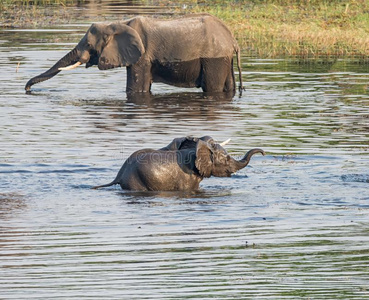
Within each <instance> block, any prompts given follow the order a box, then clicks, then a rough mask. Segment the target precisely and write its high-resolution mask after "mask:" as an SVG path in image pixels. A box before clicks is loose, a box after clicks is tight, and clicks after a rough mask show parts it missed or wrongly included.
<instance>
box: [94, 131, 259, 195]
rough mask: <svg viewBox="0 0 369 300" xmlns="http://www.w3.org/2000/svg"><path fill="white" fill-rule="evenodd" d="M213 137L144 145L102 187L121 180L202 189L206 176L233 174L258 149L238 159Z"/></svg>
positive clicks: (129, 184)
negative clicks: (144, 147) (147, 147)
mask: <svg viewBox="0 0 369 300" xmlns="http://www.w3.org/2000/svg"><path fill="white" fill-rule="evenodd" d="M225 143H226V142H224V143H221V144H218V143H216V142H215V141H214V139H213V138H212V137H209V136H204V137H202V138H193V137H184V138H176V139H174V140H173V141H172V142H171V143H170V144H169V145H168V146H166V147H164V148H161V149H159V150H153V149H143V150H139V151H136V152H135V153H133V154H132V155H131V156H130V157H129V158H128V159H127V160H126V161H125V162H124V164H123V166H122V168H121V169H120V170H119V172H118V175H117V176H116V178H115V179H114V180H113V181H112V182H111V183H109V184H105V185H100V186H96V187H94V188H95V189H97V188H102V187H108V186H112V185H115V184H120V186H121V188H122V189H124V190H138V191H191V190H197V189H199V184H200V182H201V181H202V180H203V179H204V178H205V177H210V176H216V177H230V176H231V174H232V173H235V172H237V171H238V170H240V169H242V168H244V167H246V166H247V165H248V163H249V161H250V158H251V156H253V155H254V154H255V153H261V154H262V155H265V152H264V151H263V150H261V149H252V150H250V151H248V152H247V153H246V155H245V156H244V157H243V158H242V159H240V160H236V159H234V158H232V157H231V156H230V155H228V153H227V151H226V150H225V149H224V148H223V145H224V144H225Z"/></svg>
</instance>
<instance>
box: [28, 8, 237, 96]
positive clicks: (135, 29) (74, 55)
mask: <svg viewBox="0 0 369 300" xmlns="http://www.w3.org/2000/svg"><path fill="white" fill-rule="evenodd" d="M234 53H236V57H237V66H238V70H239V76H240V88H242V78H241V66H240V49H239V46H238V44H237V42H236V40H235V39H234V37H233V35H232V33H231V32H230V31H229V29H228V28H227V27H226V26H225V25H224V23H223V22H222V21H220V20H219V19H218V18H216V17H214V16H212V15H209V14H193V15H187V16H184V17H181V18H177V19H168V20H167V19H156V18H149V17H142V16H139V17H134V18H132V19H129V20H126V21H118V22H114V23H100V24H92V25H91V27H90V28H89V29H88V31H87V33H86V34H85V36H84V37H83V38H82V39H81V41H80V42H79V43H78V45H77V46H76V47H75V48H74V49H73V50H72V51H70V52H69V53H68V54H67V55H65V56H64V57H63V58H61V59H60V60H59V61H58V62H57V63H56V64H55V65H54V66H52V67H51V68H50V69H49V70H47V71H46V72H44V73H42V74H41V75H38V76H36V77H34V78H32V79H30V80H29V81H28V82H27V84H26V86H25V89H26V91H30V88H31V86H32V85H34V84H36V83H38V82H41V81H45V80H48V79H50V78H52V77H53V76H55V75H56V74H58V73H59V72H60V71H65V70H71V69H74V68H75V67H77V66H79V65H81V64H86V68H88V67H91V66H93V65H97V66H98V68H99V69H100V70H107V69H112V68H117V67H127V84H126V91H127V92H128V93H130V92H149V91H150V88H151V84H152V83H153V82H163V83H167V84H171V85H174V86H179V87H201V88H202V89H203V91H204V92H230V91H235V88H236V83H235V78H234V72H233V55H234Z"/></svg>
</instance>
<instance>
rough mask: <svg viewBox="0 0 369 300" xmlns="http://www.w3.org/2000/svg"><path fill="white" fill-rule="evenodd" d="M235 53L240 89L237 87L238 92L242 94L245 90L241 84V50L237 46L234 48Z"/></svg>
mask: <svg viewBox="0 0 369 300" xmlns="http://www.w3.org/2000/svg"><path fill="white" fill-rule="evenodd" d="M235 52H236V55H237V68H238V76H239V78H240V87H239V90H240V92H242V91H243V90H244V89H245V88H244V87H243V83H242V69H241V50H240V47H239V46H236V48H235Z"/></svg>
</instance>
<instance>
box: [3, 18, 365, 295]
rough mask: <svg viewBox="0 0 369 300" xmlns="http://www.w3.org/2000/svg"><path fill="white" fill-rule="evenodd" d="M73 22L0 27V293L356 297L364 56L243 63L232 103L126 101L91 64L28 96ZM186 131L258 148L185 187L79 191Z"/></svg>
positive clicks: (166, 92) (177, 94)
mask: <svg viewBox="0 0 369 300" xmlns="http://www.w3.org/2000/svg"><path fill="white" fill-rule="evenodd" d="M86 29H87V25H86V26H85V25H70V26H64V27H62V28H59V29H55V28H54V29H44V30H22V29H18V30H3V31H1V35H0V69H1V72H0V85H1V87H0V89H1V90H0V91H1V92H0V125H1V127H0V128H1V130H0V153H1V158H0V159H1V160H0V247H1V248H0V249H1V252H0V255H1V256H0V265H1V269H0V275H1V276H0V295H1V298H3V299H32V298H37V299H51V298H61V299H84V298H96V299H123V298H124V299H180V298H197V299H206V298H217V299H218V298H221V299H256V298H257V299H297V298H301V299H369V292H368V289H369V267H368V265H369V246H368V245H369V221H368V220H369V218H368V217H369V194H368V189H369V182H368V181H369V171H368V165H369V155H368V153H369V152H368V151H369V92H368V80H369V66H368V65H360V64H358V63H350V62H349V61H332V62H331V63H326V64H301V63H298V61H286V60H257V59H251V58H243V79H244V82H245V84H246V91H245V92H244V93H243V94H242V95H241V96H240V95H236V96H235V97H234V98H233V99H231V100H230V99H224V98H223V99H219V98H217V97H214V96H211V95H203V94H202V93H201V92H200V91H199V90H198V89H179V88H175V87H171V86H167V85H163V84H154V86H153V96H152V97H147V98H146V99H143V98H138V99H127V96H126V94H125V92H124V90H125V76H126V73H125V70H124V69H116V70H110V71H99V70H97V69H96V68H90V69H84V68H78V69H76V70H73V71H70V72H63V73H60V74H59V75H58V76H56V77H55V78H53V79H51V80H49V81H46V82H44V83H41V84H38V85H35V86H34V87H33V92H32V94H31V95H26V94H25V92H24V85H25V83H26V82H27V81H28V79H29V78H31V77H33V76H35V75H38V74H39V73H41V72H43V71H44V70H46V69H47V68H48V67H50V66H51V65H52V64H53V63H54V62H55V61H56V60H57V59H59V58H60V57H62V56H63V55H64V54H65V53H66V52H67V51H68V50H70V49H71V48H72V47H73V45H74V44H75V43H76V42H77V41H78V40H79V39H80V37H81V36H82V35H83V32H84V31H85V30H86ZM18 62H20V65H19V67H18V70H17V64H18ZM187 135H193V136H203V135H211V136H213V137H214V138H216V139H218V140H220V141H221V140H226V139H227V138H229V137H230V138H232V142H231V143H230V144H229V145H227V149H228V150H229V152H230V153H231V154H233V155H235V156H240V155H242V154H244V153H245V152H246V151H247V150H249V149H250V148H253V147H260V148H263V149H264V150H265V151H266V152H267V156H265V157H261V156H255V157H253V159H252V162H251V164H250V166H249V167H247V168H246V169H244V170H242V171H240V172H238V173H237V174H235V175H234V176H233V177H231V178H209V179H205V180H204V181H203V182H202V184H201V190H200V191H199V192H194V193H163V192H157V193H141V192H140V193H138V192H124V191H122V190H120V189H119V188H118V187H116V188H107V189H103V190H91V189H90V187H91V186H93V185H97V184H102V183H106V182H109V181H111V180H112V179H113V178H114V177H115V175H116V173H117V171H118V170H119V168H120V166H121V165H122V163H123V161H124V159H125V158H126V157H128V156H129V155H130V154H131V153H132V152H133V151H135V150H138V149H141V148H150V147H153V148H159V147H162V146H164V145H166V144H168V143H169V142H170V141H171V140H172V139H173V138H175V137H180V136H187Z"/></svg>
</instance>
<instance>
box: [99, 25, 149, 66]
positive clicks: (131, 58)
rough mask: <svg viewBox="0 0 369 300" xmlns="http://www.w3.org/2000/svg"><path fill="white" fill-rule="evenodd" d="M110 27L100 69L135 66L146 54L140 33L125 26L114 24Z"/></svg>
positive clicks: (100, 59)
mask: <svg viewBox="0 0 369 300" xmlns="http://www.w3.org/2000/svg"><path fill="white" fill-rule="evenodd" d="M110 27H111V28H110V29H111V30H109V34H107V35H106V36H105V37H104V38H105V40H106V46H105V47H104V49H103V51H102V53H101V55H100V58H99V63H98V67H99V69H100V70H106V69H112V68H116V67H126V66H130V65H132V64H135V63H136V62H137V61H138V60H139V59H140V57H141V56H142V54H143V53H144V52H145V48H144V46H143V44H142V40H141V38H140V36H139V34H138V32H137V31H136V30H134V29H133V28H131V27H129V26H127V25H124V24H113V25H110Z"/></svg>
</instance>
